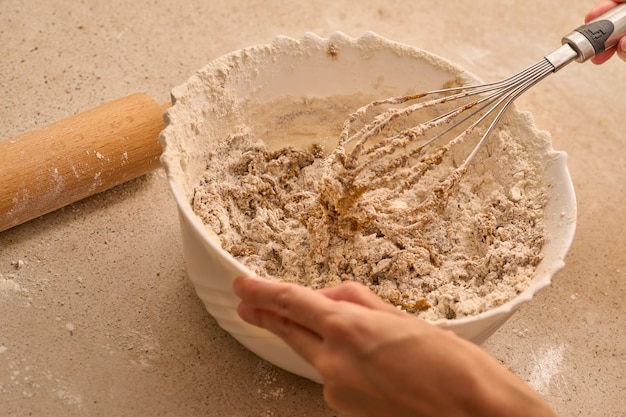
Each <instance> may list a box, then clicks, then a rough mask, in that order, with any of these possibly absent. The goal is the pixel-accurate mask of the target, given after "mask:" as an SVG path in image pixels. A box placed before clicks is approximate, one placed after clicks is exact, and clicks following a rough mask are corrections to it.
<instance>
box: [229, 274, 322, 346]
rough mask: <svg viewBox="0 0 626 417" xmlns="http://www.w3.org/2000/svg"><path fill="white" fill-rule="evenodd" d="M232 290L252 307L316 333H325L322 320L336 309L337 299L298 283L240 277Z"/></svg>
mask: <svg viewBox="0 0 626 417" xmlns="http://www.w3.org/2000/svg"><path fill="white" fill-rule="evenodd" d="M233 291H234V292H235V294H236V295H237V296H238V297H239V298H241V300H242V301H243V302H244V303H245V304H247V305H249V306H250V307H252V308H255V309H259V310H265V311H268V312H272V313H274V314H276V315H277V316H280V317H284V318H286V319H289V320H291V321H293V322H295V323H297V324H299V325H300V326H303V327H304V328H306V329H308V330H310V331H312V332H313V333H316V334H322V331H321V328H320V323H321V322H322V320H323V318H324V317H325V316H327V315H329V314H332V312H333V304H334V301H332V300H330V299H329V298H327V297H324V296H323V295H322V294H318V293H316V292H315V291H313V290H311V289H309V288H305V287H301V286H299V285H296V284H290V283H284V282H277V281H271V280H268V279H263V278H245V277H239V278H237V279H236V280H235V281H234V283H233Z"/></svg>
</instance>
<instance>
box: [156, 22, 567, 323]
mask: <svg viewBox="0 0 626 417" xmlns="http://www.w3.org/2000/svg"><path fill="white" fill-rule="evenodd" d="M286 40H288V41H302V40H306V41H309V42H313V43H321V44H324V45H327V44H329V43H330V42H333V41H337V40H341V41H343V42H348V43H352V44H359V43H361V42H372V41H374V42H377V43H379V44H383V45H385V46H386V47H388V48H391V49H395V50H410V51H414V52H415V51H417V52H419V54H420V56H423V57H424V58H425V59H429V60H431V61H433V62H435V63H437V64H438V65H439V66H440V67H443V68H445V67H448V68H451V69H453V70H454V71H455V72H458V73H459V74H461V76H464V77H467V78H468V79H469V80H473V81H475V82H482V81H481V80H480V78H478V77H476V76H475V75H474V74H472V73H471V72H469V71H467V70H465V69H464V68H462V67H461V66H459V65H458V64H455V63H452V62H450V61H449V60H447V59H446V58H443V57H441V56H439V55H437V54H434V53H432V52H429V51H426V50H423V49H421V48H418V47H414V46H410V45H406V44H402V43H399V42H395V41H392V40H389V39H387V38H384V37H382V36H380V35H378V34H376V33H374V32H372V31H367V32H365V33H364V34H363V35H361V36H360V37H358V38H352V37H349V36H348V35H346V34H344V33H343V32H334V33H333V34H331V35H330V36H329V37H327V38H323V37H320V36H318V35H316V34H314V33H311V32H307V33H305V34H304V36H303V37H302V38H300V39H294V38H290V37H287V36H282V35H281V36H278V37H276V38H275V39H274V41H273V43H271V44H262V45H255V46H249V47H246V48H241V49H238V50H235V51H232V52H229V53H227V54H225V55H222V56H220V57H218V58H216V59H215V60H212V61H211V62H210V63H209V64H207V65H205V66H204V67H202V68H201V69H200V70H198V72H197V73H199V72H202V71H204V70H205V69H206V68H208V67H210V66H211V65H215V64H216V63H220V62H227V61H228V60H230V59H233V58H234V57H237V56H239V55H241V54H242V52H246V51H248V52H250V51H253V50H256V49H258V48H264V47H268V46H271V45H273V44H276V43H281V42H285V41H286ZM197 73H196V75H197ZM196 75H194V77H195V76H196ZM192 79H193V77H191V78H190V79H189V80H188V81H187V82H186V83H184V84H181V85H179V86H176V87H174V88H173V89H172V102H173V104H172V107H170V108H169V109H168V110H166V112H165V115H164V118H165V128H164V129H163V131H162V132H161V134H160V136H159V138H160V142H161V145H162V147H163V153H162V155H161V159H160V160H161V164H162V166H163V168H164V169H165V172H166V174H167V177H168V183H169V187H170V190H171V192H172V194H173V196H174V199H175V201H176V203H177V206H178V209H179V213H180V214H181V215H183V216H184V217H185V219H186V220H187V221H189V222H190V223H191V225H192V226H193V228H194V229H195V231H196V232H197V233H199V235H200V236H201V238H202V240H203V242H204V243H205V245H208V246H209V247H210V248H211V249H212V250H213V251H215V252H216V253H217V254H219V255H221V257H222V260H223V261H225V262H226V263H227V264H228V265H229V266H230V267H232V268H233V269H234V270H236V271H238V272H239V273H240V274H241V275H254V274H253V272H252V271H250V270H249V268H247V267H246V266H245V265H243V264H241V263H240V262H238V261H237V260H236V259H235V258H234V257H233V256H232V255H231V254H230V253H229V252H227V251H226V250H224V249H223V248H222V247H221V245H219V244H217V243H216V242H215V240H214V239H213V238H212V237H211V236H210V235H209V233H208V232H207V230H206V226H205V225H204V224H203V223H202V221H201V219H200V218H199V217H198V216H197V215H196V214H195V213H194V212H193V209H192V207H191V204H190V202H189V201H188V199H187V198H185V193H184V191H183V189H182V188H181V186H180V185H179V184H178V181H177V179H176V175H173V173H172V172H173V166H174V165H172V164H173V161H172V159H173V158H172V157H171V155H170V153H171V151H170V149H169V147H168V144H167V142H168V135H169V132H170V131H171V130H172V126H173V124H175V122H173V119H174V117H172V115H173V112H174V111H175V108H176V105H177V100H178V97H180V96H182V95H183V94H185V93H186V90H185V88H184V87H185V86H186V85H187V84H188V83H189V82H190V81H191V80H192ZM510 111H516V112H518V113H519V114H524V115H527V117H529V120H528V123H529V124H530V126H531V128H532V130H533V132H534V133H537V134H539V133H541V132H543V133H545V134H548V133H547V132H544V131H540V130H539V129H537V127H536V126H535V124H534V120H533V118H532V115H531V114H530V113H529V112H526V111H519V110H517V109H516V108H515V107H514V106H513V108H512V109H511V110H510ZM548 135H549V134H548ZM545 156H546V157H550V158H551V160H550V161H549V162H548V163H550V164H554V167H553V168H554V169H556V171H557V172H558V173H559V175H561V179H562V182H561V184H560V186H561V187H562V188H559V192H560V193H561V195H560V196H559V198H563V199H565V201H566V202H567V203H568V207H569V208H570V212H569V213H565V215H566V216H567V217H568V220H567V221H566V222H565V223H566V224H565V225H564V229H563V230H564V231H565V233H564V234H563V235H561V236H559V244H560V250H559V252H560V253H559V255H558V256H557V257H556V258H555V259H553V260H551V261H550V263H549V264H547V265H544V262H545V261H544V260H542V261H541V262H540V264H539V265H538V266H537V267H536V269H535V273H534V274H533V277H532V281H531V284H530V285H529V286H528V287H527V288H526V289H525V290H524V291H522V292H521V293H519V294H518V295H517V296H515V297H514V298H512V299H510V300H509V301H507V302H505V303H503V304H501V305H499V306H497V307H494V308H491V309H489V310H486V311H483V312H481V313H479V314H476V315H472V316H466V317H462V318H454V319H447V318H441V319H437V320H427V321H428V322H429V323H431V324H434V325H438V326H441V327H444V328H450V329H454V328H456V327H458V326H463V325H466V324H470V323H473V322H476V321H480V320H482V319H485V318H488V317H492V316H508V315H510V314H511V313H512V312H514V311H515V310H517V309H518V308H519V307H520V306H522V305H523V304H525V303H527V302H528V301H530V300H531V299H532V298H533V297H534V296H535V294H536V293H537V292H538V291H539V290H541V289H542V288H545V287H547V286H549V285H550V283H551V281H552V278H553V276H554V275H555V274H556V273H557V272H558V271H559V270H561V269H562V268H563V267H564V266H565V261H564V258H565V256H566V254H567V252H568V251H569V248H570V246H571V243H572V241H573V238H574V234H575V229H576V215H577V206H576V197H575V191H574V186H573V183H572V180H571V177H570V175H569V171H568V169H567V154H566V153H565V152H564V151H556V150H554V148H553V146H552V142H551V140H548V141H547V144H546V146H545ZM174 159H175V158H174ZM546 185H547V184H546ZM547 244H548V243H546V244H544V248H545V245H547ZM542 251H543V248H542ZM540 267H541V268H540ZM544 270H545V271H544ZM539 271H543V272H542V275H541V276H537V274H538V273H539Z"/></svg>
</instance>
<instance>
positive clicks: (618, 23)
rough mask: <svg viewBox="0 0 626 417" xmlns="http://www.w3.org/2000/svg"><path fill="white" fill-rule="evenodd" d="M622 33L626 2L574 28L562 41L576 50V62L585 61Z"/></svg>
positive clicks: (624, 26) (609, 44)
mask: <svg viewBox="0 0 626 417" xmlns="http://www.w3.org/2000/svg"><path fill="white" fill-rule="evenodd" d="M624 35H626V3H623V4H620V5H618V6H616V7H614V8H613V9H611V10H609V11H608V12H606V13H605V14H603V15H602V16H599V17H597V18H596V19H594V20H592V21H591V22H589V23H587V24H585V25H582V26H580V27H579V28H577V29H575V30H574V31H573V32H572V33H570V34H569V35H567V36H564V37H563V40H562V43H563V44H569V46H571V47H572V48H573V49H574V50H575V51H576V53H577V54H578V57H577V58H576V61H577V62H585V61H586V60H588V59H589V58H592V57H594V56H596V55H598V54H599V53H601V52H604V51H605V50H607V49H610V48H612V47H613V46H615V45H616V44H617V42H618V41H619V40H620V38H621V37H622V36H624Z"/></svg>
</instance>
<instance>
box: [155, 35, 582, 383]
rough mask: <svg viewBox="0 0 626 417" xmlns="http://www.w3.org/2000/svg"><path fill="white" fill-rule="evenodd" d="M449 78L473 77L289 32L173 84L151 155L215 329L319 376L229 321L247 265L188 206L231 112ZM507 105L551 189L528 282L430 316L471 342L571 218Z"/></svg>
mask: <svg viewBox="0 0 626 417" xmlns="http://www.w3.org/2000/svg"><path fill="white" fill-rule="evenodd" d="M459 78H460V79H466V80H476V78H475V77H473V76H472V75H471V74H468V73H467V72H465V71H464V70H462V69H461V68H459V67H457V66H455V65H453V64H451V63H450V62H448V61H446V60H444V59H442V58H439V57H437V56H435V55H432V54H430V53H427V52H425V51H422V50H419V49H416V48H413V47H409V46H406V45H401V44H398V43H394V42H391V41H388V40H386V39H384V38H381V37H379V36H377V35H375V34H373V33H366V34H364V35H363V36H362V37H360V38H358V39H353V38H350V37H347V36H346V35H344V34H342V33H336V34H334V35H332V36H331V37H329V38H328V39H322V38H320V37H317V36H315V35H312V34H307V35H305V36H304V37H303V38H302V39H299V40H295V39H290V38H286V37H279V38H277V39H276V40H275V41H274V42H273V43H272V44H268V45H260V46H254V47H250V48H245V49H242V50H239V51H235V52H232V53H230V54H228V55H225V56H223V57H221V58H218V59H216V60H215V61H213V62H211V63H210V64H208V65H207V66H205V67H204V68H202V69H201V70H199V71H198V72H197V73H196V74H195V75H194V76H193V77H192V78H191V79H190V80H189V81H188V82H187V83H185V84H183V85H181V86H179V87H176V88H175V89H173V91H172V97H173V102H174V105H173V107H172V108H170V109H169V110H168V111H167V113H166V128H165V130H164V131H163V132H162V134H161V142H162V145H163V148H164V152H163V156H162V158H161V161H162V163H163V166H164V167H165V170H166V172H167V174H168V178H169V183H170V187H171V190H172V193H173V195H174V198H175V199H176V203H177V204H178V209H179V215H180V224H181V231H182V238H183V246H184V252H185V259H186V264H187V273H188V276H189V278H190V279H191V281H192V282H193V285H194V286H195V289H196V291H197V293H198V296H199V297H200V298H201V299H202V301H203V302H204V304H205V306H206V308H207V310H208V311H209V313H210V314H211V315H212V316H213V317H215V319H216V320H217V321H218V323H219V324H220V326H221V327H222V328H224V329H225V330H226V331H228V332H229V333H230V334H231V335H232V336H233V337H235V338H236V339H237V340H238V341H239V342H241V343H242V344H243V345H244V346H246V347H247V348H248V349H250V350H251V351H253V352H255V353H256V354H257V355H259V356H260V357H262V358H264V359H266V360H267V361H269V362H271V363H273V364H275V365H277V366H279V367H281V368H283V369H286V370H288V371H291V372H293V373H295V374H298V375H301V376H304V377H306V378H309V379H312V380H314V381H318V382H321V379H320V376H319V374H318V373H317V372H316V371H315V369H313V368H312V367H311V366H310V365H309V364H307V363H306V362H305V361H304V360H302V359H301V358H300V357H298V356H297V355H296V354H295V353H294V352H293V351H292V350H291V349H290V348H289V347H288V346H287V345H286V344H284V343H283V342H282V341H281V340H280V339H278V338H277V337H275V336H274V335H272V334H270V333H269V332H267V331H265V330H262V329H259V328H256V327H253V326H250V325H248V324H246V323H244V322H243V321H242V320H240V319H239V317H238V316H237V313H236V306H237V303H238V299H237V297H235V295H234V294H233V292H232V290H231V285H232V282H233V279H234V278H235V277H236V276H240V275H250V274H251V272H250V271H249V270H248V269H247V268H246V267H244V266H243V265H241V264H240V263H238V262H237V261H236V260H235V259H234V258H233V257H232V256H231V255H230V254H229V253H227V252H226V251H224V250H223V249H222V248H221V247H220V246H219V243H218V240H217V239H216V238H215V236H213V235H212V233H211V232H210V231H209V230H208V229H207V228H206V227H205V226H204V225H203V224H202V222H201V220H200V219H199V218H198V217H197V216H196V215H195V214H194V212H193V210H192V207H191V200H192V196H193V190H194V188H195V187H196V186H197V185H198V183H199V179H200V177H201V176H202V173H203V171H204V170H205V169H206V161H207V155H208V154H209V152H210V151H211V149H212V148H214V144H215V143H217V142H219V141H221V140H223V139H224V138H226V137H228V135H229V134H230V133H232V128H233V126H234V125H235V124H236V123H238V122H239V120H238V117H237V114H241V111H242V110H243V111H245V109H246V107H245V106H247V105H250V103H255V105H258V104H259V103H263V102H267V101H269V100H271V99H273V98H275V97H278V96H280V95H292V96H316V97H325V96H330V95H335V94H352V93H357V92H361V93H372V94H373V95H374V96H376V97H380V98H385V97H388V96H392V95H402V94H404V93H406V92H407V91H408V90H411V91H428V90H431V89H435V88H440V87H441V86H442V85H443V84H444V83H445V82H447V81H450V80H453V79H459ZM235 109H236V110H237V111H235ZM512 111H514V112H516V115H515V116H516V117H515V118H514V123H517V124H518V125H519V126H517V127H518V128H519V129H521V130H523V131H524V132H525V133H524V134H525V135H528V137H536V138H537V139H538V140H541V141H544V142H545V143H546V148H545V151H544V153H543V155H542V159H543V161H542V165H543V166H544V167H545V176H544V178H545V185H546V189H549V190H551V191H550V194H549V203H548V205H547V212H546V219H545V224H546V229H547V235H548V240H547V242H546V244H545V247H544V248H543V260H542V262H541V263H540V264H539V265H538V267H537V270H536V273H535V276H534V278H533V281H532V285H531V286H530V287H529V288H528V289H527V290H526V291H524V292H523V293H522V294H520V295H519V296H518V297H516V298H515V299H513V300H512V301H510V302H508V303H506V304H504V305H502V306H500V307H497V308H495V309H492V310H489V311H486V312H484V313H482V314H479V315H476V316H472V317H466V318H462V319H457V320H440V321H438V322H436V323H435V324H436V325H438V326H441V327H444V328H447V329H451V330H453V331H454V332H456V333H457V334H458V335H460V336H462V337H464V338H466V339H468V340H471V341H473V342H476V343H482V342H483V341H484V340H486V339H487V338H488V337H489V336H490V335H491V334H492V333H493V332H495V331H496V329H498V328H499V327H500V326H501V325H502V324H503V323H504V322H505V321H506V320H507V319H508V318H509V317H510V316H511V315H512V314H513V312H514V311H515V310H516V309H517V308H519V307H520V306H521V305H522V304H524V303H526V302H528V301H529V300H530V299H531V298H532V297H533V295H534V294H535V293H536V292H537V291H538V290H539V289H541V288H543V287H545V286H547V285H548V284H549V283H550V279H551V277H552V275H553V274H554V273H555V272H556V271H558V270H559V269H560V268H562V267H563V265H564V262H563V259H564V257H565V255H566V252H567V250H568V249H569V245H570V243H571V241H572V238H573V235H574V229H575V223H576V202H575V197H574V192H573V187H572V184H571V180H570V177H569V173H568V171H567V166H566V156H565V154H564V153H562V152H555V151H554V150H553V149H552V147H551V145H550V141H549V136H548V134H547V133H545V132H540V131H537V129H536V128H535V127H534V124H533V122H532V118H531V117H530V115H529V114H527V113H517V111H516V110H512Z"/></svg>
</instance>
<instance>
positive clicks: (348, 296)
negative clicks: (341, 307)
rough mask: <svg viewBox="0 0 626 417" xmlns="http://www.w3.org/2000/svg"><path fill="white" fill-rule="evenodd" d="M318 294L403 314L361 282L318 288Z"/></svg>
mask: <svg viewBox="0 0 626 417" xmlns="http://www.w3.org/2000/svg"><path fill="white" fill-rule="evenodd" d="M318 292H319V293H320V294H323V295H324V296H326V297H328V298H330V299H331V300H335V301H348V302H351V303H355V304H359V305H361V306H363V307H367V308H371V309H374V310H381V311H387V312H389V313H393V314H405V313H404V312H403V311H402V310H398V309H397V308H396V307H394V306H392V305H391V304H389V303H387V302H385V301H383V300H382V299H381V298H380V297H379V296H377V295H376V294H374V293H373V292H372V291H371V290H369V289H368V288H367V287H366V286H364V285H363V284H359V283H357V282H346V283H343V284H341V285H338V286H335V287H331V288H324V289H322V290H318Z"/></svg>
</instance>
